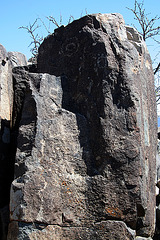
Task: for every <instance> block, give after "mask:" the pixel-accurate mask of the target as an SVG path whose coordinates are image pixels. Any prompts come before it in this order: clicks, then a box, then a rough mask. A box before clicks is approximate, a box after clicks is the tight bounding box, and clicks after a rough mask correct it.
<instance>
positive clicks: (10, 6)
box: [0, 0, 160, 58]
mask: <svg viewBox="0 0 160 240" xmlns="http://www.w3.org/2000/svg"><path fill="white" fill-rule="evenodd" d="M144 3H145V7H146V11H147V12H150V13H151V16H155V15H160V0H144ZM133 6H134V0H121V1H120V0H96V1H95V0H81V1H75V0H60V1H58V0H56V1H55V0H25V1H24V0H5V1H1V4H0V32H1V33H0V43H1V44H2V45H3V46H4V47H5V48H6V50H7V51H18V52H22V53H24V54H25V55H26V56H27V58H29V57H30V56H31V53H30V48H29V47H28V46H29V44H30V42H31V39H30V37H29V35H28V34H27V32H26V31H25V30H24V29H18V28H19V27H20V26H27V25H29V23H33V22H34V20H35V19H36V18H38V17H40V18H41V19H42V20H43V21H44V22H45V23H46V24H48V21H46V18H45V17H46V16H49V15H52V16H54V17H55V19H57V21H59V19H60V15H61V16H62V18H63V23H64V24H66V23H67V21H68V19H69V17H70V15H73V16H74V18H75V19H77V18H79V17H81V15H85V13H86V11H87V13H88V14H91V13H113V12H114V13H115V12H118V13H121V14H122V15H123V17H124V20H125V22H126V24H129V25H130V24H131V23H135V22H134V20H133V15H132V13H131V12H130V11H129V10H127V9H126V7H130V8H132V7H133ZM40 31H41V32H42V30H40ZM42 34H43V35H46V34H47V33H46V32H45V31H44V32H42ZM149 50H150V52H151V55H152V54H154V53H155V52H156V51H157V50H155V46H152V47H151V48H150V47H149Z"/></svg>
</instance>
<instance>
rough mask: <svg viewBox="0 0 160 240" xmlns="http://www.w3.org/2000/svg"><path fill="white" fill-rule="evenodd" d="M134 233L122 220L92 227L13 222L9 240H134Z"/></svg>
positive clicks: (104, 222)
mask: <svg viewBox="0 0 160 240" xmlns="http://www.w3.org/2000/svg"><path fill="white" fill-rule="evenodd" d="M119 233H121V235H120V234H119ZM134 235H135V234H134V231H133V230H131V229H129V228H128V227H127V226H126V225H125V223H123V222H120V221H103V222H101V223H96V224H95V225H94V226H92V227H90V228H87V227H85V226H84V227H76V228H75V227H63V228H61V227H60V226H54V225H44V224H32V223H28V224H27V223H26V224H25V223H18V222H12V223H11V224H10V231H9V234H8V240H12V239H17V236H19V238H18V239H28V240H34V239H41V240H59V239H61V240H75V239H76V240H80V239H83V240H88V239H92V240H97V239H98V240H104V239H105V240H132V239H134ZM20 237H21V238H20ZM143 239H146V238H143Z"/></svg>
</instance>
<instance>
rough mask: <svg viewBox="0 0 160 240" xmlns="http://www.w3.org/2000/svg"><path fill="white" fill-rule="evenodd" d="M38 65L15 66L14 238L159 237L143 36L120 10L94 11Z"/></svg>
mask: <svg viewBox="0 0 160 240" xmlns="http://www.w3.org/2000/svg"><path fill="white" fill-rule="evenodd" d="M129 34H130V35H129ZM131 35H132V37H131ZM137 43H138V47H137V45H136V44H137ZM135 45H136V46H135ZM37 69H38V72H39V73H32V72H31V71H30V70H29V69H27V68H22V67H20V68H14V70H13V80H14V105H13V116H12V118H13V127H14V129H15V131H17V132H18V137H17V152H16V161H15V180H14V181H13V183H12V188H11V201H10V210H11V214H10V217H11V221H12V222H11V224H10V227H9V236H11V237H12V234H14V239H21V238H23V237H24V236H25V237H26V238H28V239H35V238H44V239H47V238H46V235H47V236H48V239H75V236H77V235H78V237H79V238H77V237H76V239H104V238H105V239H134V234H135V231H136V234H137V235H138V236H143V237H144V238H145V237H150V236H152V235H153V233H154V228H155V219H154V211H155V205H156V203H155V168H156V159H155V155H156V142H157V128H156V121H157V120H156V104H155V93H154V77H153V72H152V66H151V60H150V56H149V54H148V51H147V49H146V45H145V43H144V42H143V40H142V39H141V38H140V37H139V35H138V34H137V32H136V31H135V30H134V29H131V28H130V29H129V28H128V27H125V25H124V21H123V18H122V17H121V16H120V15H119V14H97V15H89V16H85V17H83V18H81V19H79V20H77V21H74V22H73V23H71V24H69V25H68V26H66V27H61V28H59V29H57V30H55V33H54V34H53V35H50V36H48V38H46V39H45V40H44V42H43V43H42V45H41V46H40V49H39V55H38V65H37ZM33 223H34V224H33ZM102 225H103V227H102ZM39 228H40V229H39ZM14 229H15V231H14ZM129 229H132V230H129ZM13 232H14V233H13ZM54 234H55V238H54ZM11 237H8V238H9V239H11Z"/></svg>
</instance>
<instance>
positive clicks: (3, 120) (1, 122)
mask: <svg viewBox="0 0 160 240" xmlns="http://www.w3.org/2000/svg"><path fill="white" fill-rule="evenodd" d="M11 55H12V59H11ZM13 56H14V60H15V61H16V60H17V62H15V63H14V64H13ZM26 63H27V62H26V59H25V57H24V55H23V54H21V53H7V51H6V49H5V48H4V47H3V46H2V45H1V44H0V166H1V167H0V239H5V238H4V232H5V231H6V229H7V221H8V215H9V213H8V204H9V195H10V185H11V182H12V181H13V173H14V172H13V169H14V158H13V151H12V147H11V141H12V140H11V139H12V134H11V127H12V124H11V122H12V107H13V83H12V68H13V66H18V65H21V64H26ZM2 235H3V237H2Z"/></svg>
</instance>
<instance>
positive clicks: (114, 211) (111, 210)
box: [105, 207, 122, 218]
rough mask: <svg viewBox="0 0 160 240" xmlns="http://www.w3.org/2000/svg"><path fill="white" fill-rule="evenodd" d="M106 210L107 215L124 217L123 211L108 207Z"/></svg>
mask: <svg viewBox="0 0 160 240" xmlns="http://www.w3.org/2000/svg"><path fill="white" fill-rule="evenodd" d="M105 210H106V213H107V214H108V215H110V216H112V217H117V218H120V217H121V216H122V211H121V210H120V209H119V208H117V207H108V208H106V209H105Z"/></svg>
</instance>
